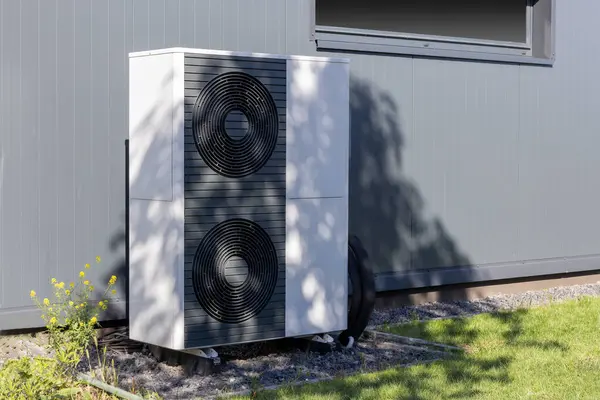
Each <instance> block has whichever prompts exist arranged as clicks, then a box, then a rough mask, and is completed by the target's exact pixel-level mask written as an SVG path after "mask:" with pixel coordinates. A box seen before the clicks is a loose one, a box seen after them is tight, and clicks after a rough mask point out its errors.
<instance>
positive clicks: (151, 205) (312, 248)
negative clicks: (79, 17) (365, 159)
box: [129, 48, 350, 349]
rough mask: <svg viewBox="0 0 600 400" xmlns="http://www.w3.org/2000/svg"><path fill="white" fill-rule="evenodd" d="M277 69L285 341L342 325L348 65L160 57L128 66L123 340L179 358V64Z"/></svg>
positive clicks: (137, 58) (175, 54) (293, 59)
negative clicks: (280, 76) (270, 65)
mask: <svg viewBox="0 0 600 400" xmlns="http://www.w3.org/2000/svg"><path fill="white" fill-rule="evenodd" d="M190 53H195V54H197V53H202V54H218V55H223V56H231V57H235V56H242V57H257V58H280V59H281V58H284V59H286V64H287V93H286V102H287V112H286V114H287V115H286V154H287V157H286V253H285V260H286V283H285V302H286V305H285V336H286V337H290V336H304V335H312V334H318V333H325V332H333V331H339V330H343V329H345V328H346V323H347V298H348V288H347V281H348V279H347V253H348V250H347V247H348V244H347V238H348V157H349V129H350V128H349V109H350V107H349V64H348V61H347V60H345V59H332V58H325V57H304V56H283V55H269V54H255V53H236V52H226V51H215V50H202V49H186V48H170V49H161V50H156V51H147V52H137V53H131V54H130V55H129V56H130V58H129V62H130V63H129V82H130V83H129V107H130V108H129V251H130V253H129V332H130V333H129V334H130V337H131V338H132V339H134V340H138V341H142V342H146V343H150V344H155V345H158V346H162V347H166V348H171V349H183V348H184V347H185V346H184V265H183V257H184V240H185V230H184V186H185V185H184V155H183V153H184V99H183V97H184V56H185V54H190Z"/></svg>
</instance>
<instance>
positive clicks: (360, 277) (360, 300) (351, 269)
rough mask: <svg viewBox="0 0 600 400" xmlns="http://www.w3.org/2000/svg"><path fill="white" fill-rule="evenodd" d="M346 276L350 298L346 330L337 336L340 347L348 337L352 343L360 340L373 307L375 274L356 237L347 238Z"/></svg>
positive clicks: (345, 343)
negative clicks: (348, 282)
mask: <svg viewBox="0 0 600 400" xmlns="http://www.w3.org/2000/svg"><path fill="white" fill-rule="evenodd" d="M348 276H349V278H350V281H351V283H352V297H351V299H350V305H349V308H350V309H349V311H348V325H347V329H346V330H345V331H343V332H342V333H340V335H339V336H338V341H339V342H340V344H341V345H342V346H347V345H348V342H349V340H350V337H352V338H354V341H357V340H358V339H359V338H360V336H361V335H362V333H363V332H364V330H365V329H366V327H367V325H368V324H369V320H370V318H371V314H372V312H373V309H374V307H375V297H376V289H375V274H374V272H373V267H372V265H371V263H370V261H369V257H368V254H367V251H366V250H365V248H364V246H363V244H362V243H361V241H360V239H359V238H358V237H357V236H356V235H350V236H349V237H348Z"/></svg>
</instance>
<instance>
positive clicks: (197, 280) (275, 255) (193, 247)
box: [185, 53, 286, 348]
mask: <svg viewBox="0 0 600 400" xmlns="http://www.w3.org/2000/svg"><path fill="white" fill-rule="evenodd" d="M231 73H233V74H234V75H227V76H229V78H223V77H224V76H225V75H223V74H231ZM240 73H241V74H242V75H243V76H246V75H248V76H250V77H252V78H253V79H257V80H258V82H259V83H260V84H261V85H259V86H262V87H263V88H264V89H266V91H267V92H262V95H263V97H260V95H258V96H259V97H258V98H256V99H254V100H252V101H251V102H250V103H249V107H250V109H253V107H255V106H256V107H259V108H261V112H263V114H261V113H256V114H255V115H254V117H253V118H255V120H254V122H255V124H258V125H261V126H262V125H269V126H271V128H272V130H271V132H273V134H274V136H269V137H271V138H274V139H273V140H274V142H273V143H274V145H273V146H274V147H273V148H272V150H273V152H272V154H271V155H270V156H269V157H268V160H267V161H266V164H264V166H262V168H260V169H259V170H257V171H254V172H252V171H251V170H249V171H250V172H251V173H248V174H247V175H245V176H242V177H237V176H235V174H237V173H240V171H241V170H244V169H245V168H249V165H250V164H252V160H254V157H255V156H256V155H257V154H262V151H263V147H264V146H267V144H265V143H266V142H269V143H271V142H270V141H269V140H267V139H265V140H266V141H265V143H262V140H263V139H260V138H259V139H258V141H256V140H254V139H253V140H254V142H253V143H255V147H251V148H249V149H246V150H245V151H241V152H238V153H235V152H231V153H228V154H229V156H228V157H225V158H226V160H225V159H224V158H223V157H222V154H221V153H219V151H220V150H222V149H223V148H229V147H227V146H229V145H227V144H226V143H225V142H224V141H223V140H221V139H217V138H213V137H211V136H210V135H211V134H212V133H214V132H216V131H219V129H221V128H219V127H220V126H221V125H220V124H221V123H222V122H223V121H224V120H225V114H224V113H222V112H221V111H222V110H223V108H222V107H224V108H227V107H228V104H229V103H227V102H228V101H229V100H231V99H234V98H236V97H235V96H234V95H230V94H227V93H224V94H223V97H219V98H220V99H221V100H217V101H216V103H213V102H212V100H211V99H212V97H210V96H209V97H206V98H204V97H203V99H205V100H206V102H202V103H201V104H203V105H202V106H199V105H198V106H197V104H196V102H197V99H198V96H199V95H201V94H203V93H207V91H209V90H217V91H220V90H225V91H227V90H229V89H227V88H228V87H229V88H231V87H230V86H228V85H229V83H228V82H232V81H231V79H233V80H236V79H242V75H235V74H240ZM220 79H222V80H220ZM242 81H243V79H242ZM215 82H219V83H215ZM236 82H237V81H236ZM209 85H214V86H209ZM235 85H236V84H234V86H235ZM251 86H252V88H246V89H245V90H248V91H250V92H252V93H253V96H254V95H257V93H255V92H254V89H255V88H256V87H258V86H256V85H251ZM210 88H212V89H210ZM253 88H254V89H253ZM285 90H286V63H285V60H281V59H279V60H271V59H255V58H251V57H235V56H226V55H203V54H199V53H195V54H186V55H185V234H186V241H185V347H186V348H202V347H210V346H218V345H225V344H233V343H245V342H253V341H262V340H268V339H275V338H280V337H283V336H284V333H285V314H284V313H285V303H284V302H285V279H286V276H285V157H286V153H285V150H286V148H285V140H286V138H285V118H286V112H285V110H286V96H285ZM266 94H268V96H267V95H266ZM265 96H266V97H265ZM267 97H268V98H267ZM269 99H272V100H269ZM270 101H272V103H270ZM199 104H200V103H199ZM269 104H270V105H271V106H272V107H271V108H269V107H268V105H269ZM269 109H270V110H272V113H271V111H268V110H269ZM250 114H252V112H250ZM273 116H275V117H276V120H273V119H271V118H272V117H273ZM235 118H237V120H236V119H235ZM261 118H264V121H262V120H261ZM247 119H248V121H249V120H250V119H251V117H248V118H247ZM194 120H195V121H196V122H197V123H198V126H200V125H202V124H208V125H210V126H207V127H206V130H207V131H206V132H209V133H206V132H205V134H203V135H196V137H210V139H207V141H206V142H203V143H204V144H200V146H201V147H202V148H206V149H208V150H207V151H208V152H207V153H204V154H202V153H201V152H200V151H199V149H198V147H197V144H196V141H195V139H194V137H195V133H194V126H195V125H194ZM248 121H245V120H244V118H242V117H241V114H237V116H234V118H233V120H232V122H231V123H226V128H227V129H228V132H229V134H230V135H231V136H232V137H234V138H235V139H236V140H244V139H243V137H245V136H244V135H243V133H244V131H245V130H246V129H248V128H250V126H251V125H252V124H251V123H250V122H248ZM261 121H262V122H261ZM273 121H275V122H273ZM211 124H212V125H211ZM198 129H200V128H198ZM203 129H204V128H203ZM210 132H212V133H210ZM246 135H250V133H246ZM267 136H268V135H267ZM261 137H263V138H264V137H266V136H264V135H263V136H261ZM238 143H241V142H238ZM211 146H214V147H211ZM218 146H224V147H220V148H218ZM267 147H268V146H267ZM236 154H237V155H236ZM227 160H229V161H227ZM236 160H237V161H236ZM232 221H233V222H232ZM221 224H229V225H221ZM218 226H220V227H223V231H218V229H221V228H217V227H218ZM211 232H212V233H211ZM215 232H221V233H223V232H229V233H225V234H224V235H225V236H226V237H225V239H220V238H221V236H220V234H216V233H215ZM213 233H214V236H213ZM211 238H212V239H211ZM257 238H262V239H263V241H264V242H269V243H270V244H268V243H267V244H265V243H264V242H257V240H258V239H257ZM236 240H239V241H238V242H236ZM248 240H250V241H249V242H248ZM236 243H237V244H236ZM247 243H249V245H247ZM268 246H272V247H269V248H271V249H272V250H273V251H272V252H271V253H269V251H268V249H267V247H268ZM199 247H200V248H201V249H204V250H200V253H201V254H203V256H200V255H198V254H200V253H198V252H199V250H198V249H199ZM236 247H245V248H246V250H248V248H250V249H259V250H260V252H259V253H260V254H259V255H258V256H257V259H256V260H255V261H256V262H258V263H259V264H261V265H272V268H271V269H269V271H271V272H273V273H274V274H275V275H272V276H274V278H273V280H272V281H270V282H271V284H266V283H264V282H262V283H261V282H260V281H257V282H256V285H255V286H254V291H255V292H256V293H257V294H256V295H255V294H253V293H252V291H250V292H245V293H246V294H245V295H239V293H238V294H236V296H237V297H235V298H236V299H237V301H238V304H241V303H245V304H246V305H252V304H254V300H256V296H258V295H259V294H260V293H261V292H262V291H264V290H265V288H267V287H268V288H271V289H272V295H271V297H270V300H269V301H268V302H267V304H266V305H265V306H264V308H262V309H261V310H260V311H259V312H258V313H257V314H253V313H251V312H249V313H248V314H247V315H246V317H242V316H241V314H243V311H240V312H239V313H237V312H233V311H232V310H234V308H230V309H229V311H232V315H233V314H240V315H239V318H238V317H235V316H234V317H232V315H229V317H232V318H233V319H231V318H230V319H227V318H221V317H222V316H223V315H224V313H221V312H220V311H219V310H221V308H220V306H219V304H222V303H223V302H227V301H228V300H227V299H228V298H233V295H232V296H231V297H228V296H229V294H228V293H230V292H229V289H227V288H224V287H222V288H221V289H222V290H221V289H219V290H217V289H214V288H215V287H217V286H216V285H217V283H216V282H217V279H216V278H215V276H212V277H211V275H210V274H211V272H210V271H216V270H217V269H218V268H215V269H214V270H213V269H212V267H213V266H215V265H216V264H218V263H216V262H214V263H213V262H211V261H210V260H211V257H210V254H213V253H211V251H222V253H220V254H221V256H222V258H221V261H223V262H222V263H221V265H223V264H225V265H226V267H225V268H224V270H223V271H224V272H223V274H224V275H225V276H226V278H225V279H227V280H229V279H231V280H232V281H237V282H238V284H241V282H244V280H245V279H246V276H248V275H245V274H246V272H245V271H244V268H243V266H242V264H243V263H242V264H240V265H239V266H236V264H235V262H225V259H227V258H228V254H233V253H234V252H235V251H236ZM210 249H213V250H210ZM214 249H216V250H214ZM269 254H270V256H272V257H270V256H269ZM265 260H271V261H272V264H269V262H266V261H265ZM238 261H239V259H238ZM265 268H266V267H265ZM215 274H216V273H215ZM213 290H214V291H213ZM236 290H237V289H236ZM240 290H241V289H240ZM207 293H208V294H207ZM202 301H206V303H204V304H203V303H202ZM241 307H242V308H244V307H245V306H244V305H242V306H241ZM246 309H248V310H249V309H250V308H248V307H247V308H246Z"/></svg>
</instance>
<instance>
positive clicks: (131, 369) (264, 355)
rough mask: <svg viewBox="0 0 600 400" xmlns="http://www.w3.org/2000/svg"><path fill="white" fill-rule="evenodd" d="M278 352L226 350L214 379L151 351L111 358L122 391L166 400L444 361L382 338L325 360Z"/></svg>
mask: <svg viewBox="0 0 600 400" xmlns="http://www.w3.org/2000/svg"><path fill="white" fill-rule="evenodd" d="M275 346H280V344H276V343H274V342H273V343H268V342H267V343H262V344H256V345H250V346H230V347H222V348H220V349H219V350H220V352H219V353H220V354H219V355H220V357H221V358H222V359H223V358H225V359H227V360H226V361H225V362H223V365H222V367H221V370H220V371H219V373H216V374H213V375H210V376H199V375H194V376H191V377H187V376H185V374H184V373H183V370H182V368H181V367H177V366H169V365H166V364H165V363H159V362H157V361H156V359H155V358H154V357H153V356H152V355H151V354H150V353H149V352H147V351H142V352H141V353H139V352H138V353H132V354H114V353H113V354H112V355H111V357H110V358H111V359H114V360H115V365H116V366H117V368H118V370H119V386H121V387H122V388H123V389H125V390H130V388H131V387H132V384H134V386H135V387H138V388H139V387H144V388H146V389H149V390H152V391H155V392H157V393H158V394H159V395H161V396H162V397H163V398H164V399H165V400H167V399H196V398H206V397H212V396H216V395H222V394H225V393H231V392H237V391H243V390H249V389H260V388H261V387H265V386H273V385H284V384H293V383H298V382H301V381H313V380H315V379H330V378H335V377H342V376H347V375H352V374H355V373H359V372H363V371H376V370H380V369H385V368H389V367H391V366H394V365H400V364H407V363H414V362H421V361H423V362H424V361H431V360H435V359H439V358H440V357H443V356H444V354H443V353H440V352H435V351H431V350H429V349H426V348H419V347H414V346H406V345H404V344H400V343H397V342H395V341H393V340H389V339H386V338H380V337H376V338H373V337H367V338H364V339H361V340H360V341H359V342H358V343H357V344H355V346H354V347H353V348H352V349H343V350H341V351H335V352H331V353H327V354H319V353H315V352H306V351H300V350H293V349H291V348H288V349H283V350H282V349H281V348H279V347H275ZM242 354H243V356H240V355H242Z"/></svg>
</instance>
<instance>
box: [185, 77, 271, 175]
mask: <svg viewBox="0 0 600 400" xmlns="http://www.w3.org/2000/svg"><path fill="white" fill-rule="evenodd" d="M232 111H239V112H241V113H243V114H244V115H245V116H246V118H247V120H248V133H247V134H246V135H245V136H244V137H243V138H241V139H234V138H232V137H231V136H229V134H228V133H227V130H226V124H225V120H226V118H227V115H228V114H229V113H230V112H232ZM192 131H193V136H194V141H195V143H196V148H197V149H198V152H199V153H200V155H201V156H202V158H203V160H204V161H205V162H206V164H207V165H208V166H209V167H210V168H211V169H212V170H214V171H215V172H217V173H219V174H221V175H223V176H226V177H228V178H242V177H244V176H248V175H251V174H253V173H255V172H257V171H259V170H260V169H261V168H262V167H263V166H264V165H265V164H266V163H267V161H268V160H269V158H270V157H271V155H272V154H273V151H274V150H275V146H276V144H277V137H278V135H279V117H278V114H277V106H276V104H275V101H274V100H273V97H272V96H271V93H270V92H269V90H268V89H267V88H266V87H265V86H264V85H263V84H262V83H261V82H260V81H259V80H258V79H256V78H254V77H253V76H251V75H248V74H246V73H243V72H227V73H223V74H221V75H218V76H217V77H215V78H213V79H212V80H211V81H210V82H208V83H207V84H206V86H205V87H204V89H203V90H202V91H201V92H200V94H199V95H198V97H197V99H196V102H195V104H194V108H193V113H192Z"/></svg>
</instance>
